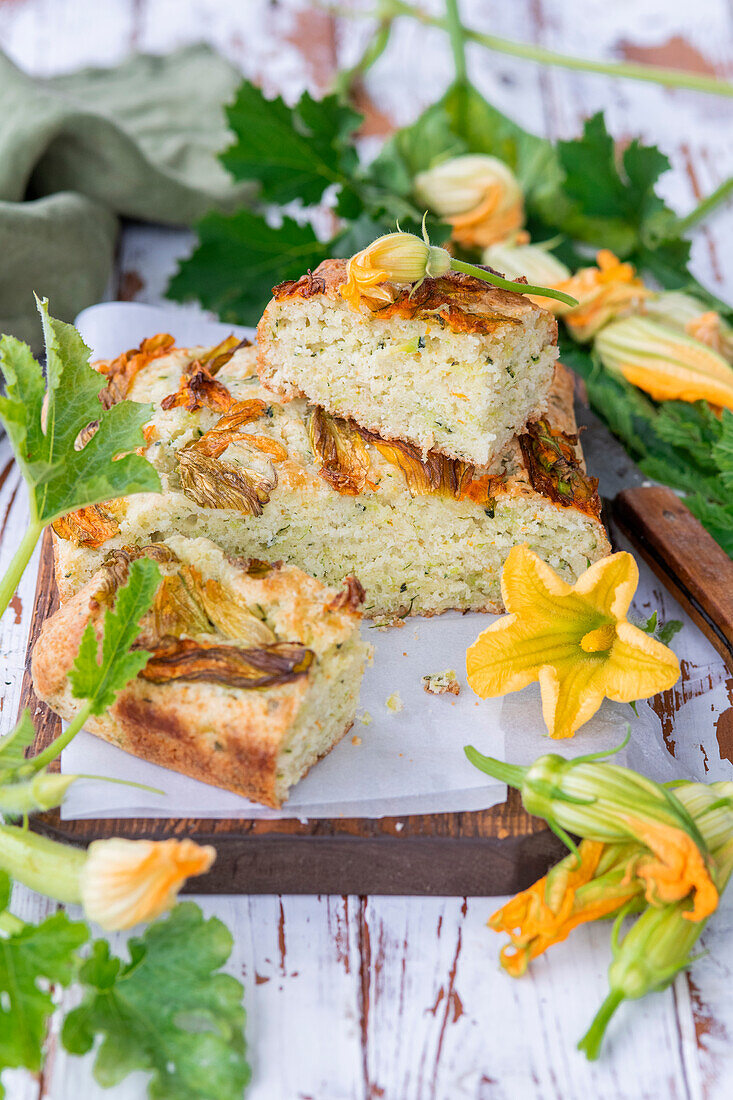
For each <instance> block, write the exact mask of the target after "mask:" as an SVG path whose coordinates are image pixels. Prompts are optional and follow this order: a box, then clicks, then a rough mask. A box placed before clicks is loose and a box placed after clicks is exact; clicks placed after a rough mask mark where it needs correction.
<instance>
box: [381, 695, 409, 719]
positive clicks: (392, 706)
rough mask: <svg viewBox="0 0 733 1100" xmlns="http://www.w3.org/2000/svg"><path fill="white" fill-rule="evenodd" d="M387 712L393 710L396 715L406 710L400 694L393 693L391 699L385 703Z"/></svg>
mask: <svg viewBox="0 0 733 1100" xmlns="http://www.w3.org/2000/svg"><path fill="white" fill-rule="evenodd" d="M385 706H386V708H387V710H391V711H392V712H393V713H394V714H397V712H398V711H401V710H404V707H405V704H404V703H403V702H402V700H401V699H400V695H399V692H397V691H393V692H392V694H391V695H390V696H389V698H388V699H387V700H386V701H385Z"/></svg>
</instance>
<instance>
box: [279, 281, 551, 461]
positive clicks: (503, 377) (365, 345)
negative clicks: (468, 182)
mask: <svg viewBox="0 0 733 1100" xmlns="http://www.w3.org/2000/svg"><path fill="white" fill-rule="evenodd" d="M345 281H346V261H345V260H325V261H324V262H323V263H322V264H321V265H320V266H319V267H318V268H317V269H316V271H315V272H314V273H313V274H308V275H306V276H304V277H303V278H302V279H299V280H297V281H293V282H288V283H282V284H281V285H280V286H276V287H275V288H274V290H273V294H274V298H273V299H272V301H271V302H270V303H269V305H268V306H267V308H266V309H265V312H264V313H263V315H262V319H261V321H260V323H259V326H258V329H257V339H258V343H259V353H258V369H259V372H260V378H261V379H262V381H263V383H264V385H266V386H268V387H269V388H270V389H271V390H274V391H275V392H276V393H278V394H279V395H280V396H281V397H282V398H284V399H290V398H293V397H306V398H307V399H308V400H309V401H310V402H312V403H313V404H314V405H319V406H321V407H322V408H324V409H325V410H326V411H327V412H329V413H331V414H333V415H336V416H341V417H344V418H347V419H352V420H354V421H356V423H358V424H359V425H360V426H361V427H362V428H366V429H367V430H368V431H371V432H374V433H376V434H377V435H380V436H381V437H382V438H383V439H402V440H405V441H407V442H409V443H412V444H413V445H414V446H416V447H418V448H419V449H420V451H421V452H422V457H423V458H425V457H426V456H427V453H428V451H431V450H432V451H437V452H439V453H440V454H443V455H446V456H448V457H449V458H458V459H461V460H462V461H464V462H469V463H471V464H472V465H474V466H489V465H491V464H493V463H495V462H496V461H497V460H498V459H499V458H500V457H501V455H502V454H503V452H504V450H505V449H506V447H507V445H508V444H509V442H510V441H511V439H512V437H513V436H514V435H516V434H518V433H519V432H521V431H522V430H523V429H524V428H525V426H526V424H527V422H528V421H530V420H533V419H536V417H537V416H538V415H539V413H540V411H541V409H542V407H543V406H544V404H545V401H546V400H547V394H548V392H549V389H550V385H551V383H552V377H553V367H554V364H555V360H556V359H557V356H558V350H557V346H556V345H557V322H556V321H555V319H554V317H553V316H552V314H550V313H547V312H546V311H545V310H543V309H541V308H540V307H539V306H536V305H535V304H534V303H533V302H531V301H530V299H529V298H525V297H524V296H523V295H522V294H512V293H508V292H507V291H504V290H499V289H498V288H497V287H494V286H491V285H490V284H488V283H485V282H482V281H481V280H480V279H476V278H473V277H472V276H470V275H461V274H459V273H457V272H449V273H448V274H447V275H444V276H442V277H441V278H436V279H430V278H428V279H425V280H424V282H423V283H422V284H421V285H420V286H419V287H418V288H417V289H415V290H413V291H412V293H410V288H406V287H397V286H393V285H392V284H384V286H386V287H388V288H390V290H391V291H392V293H393V298H394V301H393V302H392V303H391V304H388V305H386V306H385V305H384V303H382V302H380V303H374V304H375V306H376V307H378V308H375V309H373V310H372V309H370V308H369V306H368V305H366V304H364V303H362V306H361V309H360V311H359V312H357V311H355V310H354V309H352V308H351V306H350V305H349V304H347V302H345V301H344V299H343V298H342V296H341V293H340V288H341V286H342V284H343V283H344V282H345Z"/></svg>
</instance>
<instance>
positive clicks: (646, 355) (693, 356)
mask: <svg viewBox="0 0 733 1100" xmlns="http://www.w3.org/2000/svg"><path fill="white" fill-rule="evenodd" d="M595 349H596V351H597V352H598V355H599V356H600V358H601V362H602V363H603V365H604V367H605V368H606V370H608V371H610V372H611V374H620V375H621V376H622V377H623V378H625V379H626V381H627V382H631V383H632V384H633V385H634V386H638V387H639V389H640V390H644V392H645V393H648V394H649V396H650V397H653V398H654V400H655V401H671V400H677V401H709V402H710V403H711V404H712V405H718V406H721V407H723V408H727V409H733V367H731V365H730V364H729V363H728V362H727V360H726V359H724V358H723V356H722V355H719V354H718V352H716V351H714V350H713V349H712V348H711V347H708V345H707V344H704V343H702V342H701V341H700V340H696V339H694V338H693V337H692V336H688V335H686V334H685V333H683V332H680V331H679V330H677V329H674V328H672V327H671V326H670V325H667V324H660V323H659V322H658V321H654V320H651V319H649V318H648V317H627V318H625V319H624V320H622V321H614V322H613V323H612V324H610V325H607V326H606V328H604V329H603V331H602V332H599V333H598V336H597V337H596V340H595Z"/></svg>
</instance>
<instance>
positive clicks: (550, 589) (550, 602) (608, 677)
mask: <svg viewBox="0 0 733 1100" xmlns="http://www.w3.org/2000/svg"><path fill="white" fill-rule="evenodd" d="M638 583H639V570H638V568H637V566H636V562H635V561H634V559H633V558H632V556H631V554H627V553H619V554H612V555H611V556H610V557H607V558H606V559H605V560H604V561H600V562H596V564H595V565H592V566H591V567H590V568H589V569H588V570H586V572H585V573H583V575H582V576H581V577H580V578H579V580H578V581H577V582H576V583H575V584H574V585H571V584H568V583H567V581H564V580H562V578H561V577H559V576H558V575H557V573H555V572H554V570H553V569H551V568H550V567H549V566H548V565H547V564H546V563H545V562H543V561H542V560H541V559H540V558H538V557H537V555H536V554H534V553H533V552H532V551H531V550H530V549H529V547H527V546H516V547H515V548H514V549H513V550H512V551H511V553H510V554H509V555H508V557H507V560H506V563H505V565H504V570H503V572H502V576H501V589H502V593H503V596H504V604H505V606H506V609H507V611H508V612H509V614H508V615H506V616H505V617H504V618H502V619H499V620H498V621H497V622H495V623H492V625H491V626H490V627H488V629H487V630H485V631H484V632H483V634H480V635H479V637H478V639H477V640H476V641H475V642H474V643H473V645H472V646H470V647H469V649H468V652H467V654H466V669H467V672H468V682H469V684H470V686H471V687H472V688H473V690H474V691H475V692H476V694H477V695H480V696H481V698H482V699H488V698H492V697H494V696H497V695H504V694H506V693H507V692H510V691H519V690H520V689H521V688H524V687H526V686H527V685H528V684H531V683H534V682H535V681H536V680H538V681H539V684H540V689H541V692H542V715H543V717H544V720H545V723H546V725H547V728H548V730H549V733H550V736H551V737H572V735H573V734H574V733H575V732H576V730H578V729H579V728H580V727H581V726H582V725H583V724H584V723H585V722H587V721H588V719H589V718H592V717H593V715H594V714H595V713H596V711H597V710H598V708H599V707H600V705H601V703H602V702H603V700H604V699H605V698H608V699H614V700H615V701H616V702H619V703H630V702H633V701H634V700H636V699H646V698H648V696H650V695H655V694H656V693H657V692H658V691H666V690H667V689H668V688H671V687H672V685H673V684H674V683H676V681H677V680H678V678H679V674H680V666H679V661H678V660H677V657H676V656H675V654H674V653H673V652H672V650H671V649H669V648H668V647H667V646H665V645H662V643H661V642H658V641H657V640H656V639H655V638H652V637H650V636H649V635H648V634H646V633H645V632H644V631H643V630H640V629H639V627H637V626H633V625H632V624H631V623H630V622H629V621H628V619H627V614H628V610H629V607H630V605H631V600H632V599H633V596H634V592H635V591H636V586H637V584H638Z"/></svg>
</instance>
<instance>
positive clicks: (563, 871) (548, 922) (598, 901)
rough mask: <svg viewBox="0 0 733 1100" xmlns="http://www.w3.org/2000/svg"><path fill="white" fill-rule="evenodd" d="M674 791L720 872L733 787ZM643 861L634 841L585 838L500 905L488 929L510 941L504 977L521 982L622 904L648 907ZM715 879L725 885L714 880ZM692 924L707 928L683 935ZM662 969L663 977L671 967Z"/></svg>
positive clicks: (732, 819)
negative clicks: (534, 964) (538, 962)
mask: <svg viewBox="0 0 733 1100" xmlns="http://www.w3.org/2000/svg"><path fill="white" fill-rule="evenodd" d="M674 793H675V796H676V797H677V798H678V799H679V801H680V802H681V803H682V805H683V806H684V808H685V810H687V812H688V813H689V814H690V815H691V817H692V818H693V820H694V822H695V825H696V827H697V828H698V829H699V831H700V834H701V836H702V838H703V840H704V841H705V844H706V845H707V848H708V851H709V852H710V855H711V857H712V860H713V863H714V865H715V868H716V870H715V871H714V872H713V874H714V876H715V875H717V867H718V853H719V851H720V849H721V847H723V846H724V845H726V844H728V843H729V842H730V839H731V835H733V782H718V783H710V784H707V785H706V784H704V783H688V782H683V783H680V784H678V785H677V786H675V788H674ZM578 857H580V858H578ZM643 857H644V848H643V846H642V845H640V844H639V843H638V842H637V841H624V842H621V843H614V844H604V843H601V842H600V841H597V840H581V842H580V844H579V846H578V853H577V854H576V853H574V852H571V853H570V854H569V855H567V856H566V857H565V859H563V860H561V861H560V863H558V864H556V865H555V866H554V867H552V868H551V869H550V870H549V871H548V873H547V874H546V875H545V876H544V877H543V878H541V879H539V880H538V881H537V882H535V883H533V885H532V886H530V887H529V888H528V889H527V890H523V891H521V893H519V894H517V895H516V897H514V898H512V899H511V900H510V901H508V902H507V903H506V904H505V905H503V906H502V907H501V909H499V910H498V911H497V912H496V913H494V914H493V916H492V917H491V919H490V920H489V927H490V928H493V929H494V930H495V931H497V932H506V933H507V935H508V936H509V942H508V943H507V944H506V945H505V946H504V947H503V948H502V949H501V952H500V956H499V958H500V961H501V965H502V966H503V967H504V969H505V970H506V971H507V973H508V974H511V975H512V976H513V977H519V976H520V975H521V974H523V973H524V972H525V971H526V969H527V966H528V965H529V963H530V961H531V960H532V959H535V958H537V956H538V955H541V954H542V953H543V952H544V951H547V949H548V948H549V947H551V946H552V945H553V944H555V943H560V942H561V941H562V940H564V939H566V938H567V936H569V935H570V933H571V932H572V931H573V929H574V928H577V926H578V925H580V924H585V923H587V922H588V921H595V920H599V919H601V918H603V917H608V916H610V915H612V914H614V913H618V912H619V911H620V910H621V909H624V907H625V911H626V912H628V911H629V910H630V909H634V908H639V909H642V908H644V902H643V900H642V896H643V894H644V889H645V882H644V880H643V879H640V878H639V877H637V875H636V873H635V870H636V866H637V863H638V861H639V859H640V858H642V859H643ZM715 881H716V884H717V885H718V887H719V888H720V882H719V880H718V878H717V877H716V878H715ZM690 927H692V928H694V929H696V930H698V932H699V930H700V929H701V928H702V923H698V924H693V925H690V922H689V921H687V922H686V925H685V929H684V930H683V937H686V936H687V935H688V933H689V929H690ZM664 969H665V973H666V965H665V967H664ZM657 977H658V975H657ZM628 995H630V994H628V993H627V996H628Z"/></svg>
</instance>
